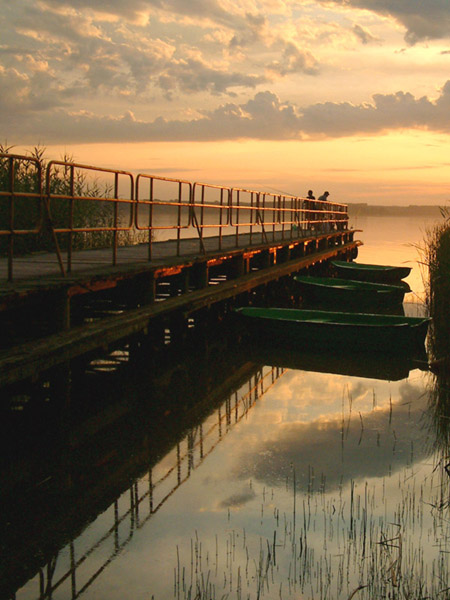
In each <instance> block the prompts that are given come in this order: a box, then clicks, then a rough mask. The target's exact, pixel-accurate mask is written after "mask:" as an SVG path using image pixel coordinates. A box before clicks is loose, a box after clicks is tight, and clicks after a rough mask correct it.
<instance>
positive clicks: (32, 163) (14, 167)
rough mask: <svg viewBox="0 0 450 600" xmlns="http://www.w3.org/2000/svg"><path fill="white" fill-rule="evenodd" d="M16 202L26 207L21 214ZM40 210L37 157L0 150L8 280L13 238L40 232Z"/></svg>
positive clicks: (0, 221)
mask: <svg viewBox="0 0 450 600" xmlns="http://www.w3.org/2000/svg"><path fill="white" fill-rule="evenodd" d="M30 169H32V171H31V172H30ZM24 188H27V189H24ZM18 205H19V206H20V207H21V208H22V206H24V207H25V209H26V210H25V211H24V214H19V215H18V214H17V208H18ZM30 209H31V210H30ZM43 210H44V201H43V194H42V167H41V163H40V162H39V160H38V159H37V158H33V157H27V156H22V155H19V154H0V240H2V238H3V239H6V254H7V257H8V268H7V272H8V281H12V279H13V260H14V241H15V239H16V238H19V237H22V236H26V235H30V234H31V235H35V236H36V235H38V234H39V233H40V231H41V228H42V223H43ZM20 213H22V210H20ZM33 213H34V214H33ZM23 217H25V218H23ZM2 246H3V244H2ZM3 250H4V248H2V251H3Z"/></svg>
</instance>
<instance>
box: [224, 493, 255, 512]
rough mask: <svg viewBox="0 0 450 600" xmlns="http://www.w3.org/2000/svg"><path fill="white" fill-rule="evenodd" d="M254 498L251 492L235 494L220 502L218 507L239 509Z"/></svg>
mask: <svg viewBox="0 0 450 600" xmlns="http://www.w3.org/2000/svg"><path fill="white" fill-rule="evenodd" d="M255 497H256V494H255V492H254V491H253V490H247V491H244V492H237V493H236V494H232V495H231V496H228V498H225V499H224V500H222V502H221V503H220V505H219V506H220V508H240V507H241V506H244V504H247V502H250V500H253V499H254V498H255Z"/></svg>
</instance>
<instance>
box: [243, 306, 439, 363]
mask: <svg viewBox="0 0 450 600" xmlns="http://www.w3.org/2000/svg"><path fill="white" fill-rule="evenodd" d="M236 313H237V315H238V317H239V318H240V319H241V321H242V324H243V325H244V326H245V327H246V328H247V330H248V332H249V333H250V334H251V335H253V336H255V337H256V338H258V337H259V338H261V339H263V340H270V341H271V343H273V344H278V345H285V346H286V345H289V347H292V348H297V349H298V348H301V349H303V350H309V349H326V350H332V351H334V352H339V351H344V350H345V352H349V351H350V352H352V351H358V352H359V351H376V352H378V351H382V352H388V353H390V352H397V351H399V350H400V349H402V350H405V349H406V350H408V351H411V352H413V351H414V350H417V349H420V348H423V345H424V341H425V337H426V334H427V330H428V325H429V323H430V321H431V319H430V318H428V317H405V316H403V315H377V314H363V313H345V312H329V311H324V310H305V309H295V308H257V307H252V306H250V307H245V308H239V309H237V310H236Z"/></svg>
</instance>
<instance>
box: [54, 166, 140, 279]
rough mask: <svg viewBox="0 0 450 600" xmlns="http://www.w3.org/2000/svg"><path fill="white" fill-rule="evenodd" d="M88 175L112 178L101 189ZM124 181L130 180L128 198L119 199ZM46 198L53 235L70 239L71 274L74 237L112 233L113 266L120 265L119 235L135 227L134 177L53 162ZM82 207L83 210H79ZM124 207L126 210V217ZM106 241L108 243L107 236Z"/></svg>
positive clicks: (68, 252) (126, 194)
mask: <svg viewBox="0 0 450 600" xmlns="http://www.w3.org/2000/svg"><path fill="white" fill-rule="evenodd" d="M61 169H62V171H63V177H62V178H61ZM87 174H89V175H91V176H92V175H94V177H96V176H98V175H99V174H102V176H103V177H105V176H106V177H107V176H111V177H112V181H111V182H108V181H107V182H106V184H105V183H103V189H99V188H98V183H97V181H96V179H91V178H89V177H87ZM122 179H126V180H127V181H128V185H127V186H126V188H128V190H127V189H125V190H124V191H125V192H128V193H125V198H121V197H120V186H121V185H122V184H123V182H122V181H121V180H122ZM46 196H47V199H48V205H49V212H50V215H51V217H52V225H53V231H54V233H55V234H56V235H58V234H60V235H66V236H67V244H66V252H67V271H68V272H70V271H71V270H72V256H73V243H74V238H75V236H77V235H79V234H111V238H112V239H111V241H110V246H111V249H112V264H113V265H115V264H117V248H118V240H119V233H120V232H131V230H132V228H133V224H134V210H135V202H134V177H133V175H132V174H131V173H129V172H127V171H119V170H116V169H103V168H100V167H92V166H90V165H82V164H76V163H68V162H64V161H55V160H53V161H51V162H49V164H48V166H47V169H46ZM64 203H65V204H64ZM88 204H89V205H90V206H89V207H88ZM82 205H84V208H83V209H81V210H77V209H78V208H81V206H82ZM122 207H125V209H126V210H125V214H123V212H124V211H122V210H121V209H122ZM61 209H62V210H61ZM127 214H128V216H127ZM90 221H92V222H93V223H95V225H92V224H91V222H90ZM105 241H109V240H108V237H107V238H106V240H105Z"/></svg>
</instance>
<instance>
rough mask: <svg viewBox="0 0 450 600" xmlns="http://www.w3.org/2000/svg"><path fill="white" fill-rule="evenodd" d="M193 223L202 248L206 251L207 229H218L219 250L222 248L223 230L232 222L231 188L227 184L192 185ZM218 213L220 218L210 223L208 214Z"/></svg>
mask: <svg viewBox="0 0 450 600" xmlns="http://www.w3.org/2000/svg"><path fill="white" fill-rule="evenodd" d="M191 203H192V212H191V215H192V224H193V226H194V227H195V228H196V230H197V233H198V238H199V244H200V250H201V251H202V252H204V251H205V245H204V241H203V238H204V235H203V231H204V230H205V229H210V228H215V229H218V250H220V249H221V248H222V238H223V234H222V231H223V229H224V228H225V227H228V226H229V225H230V223H231V218H230V203H231V189H230V188H228V187H225V186H220V185H213V184H210V183H198V182H196V183H194V184H193V186H192V202H191ZM209 213H211V214H213V215H217V216H218V219H217V220H215V221H213V223H209V222H208V221H207V219H206V215H207V214H209Z"/></svg>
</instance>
